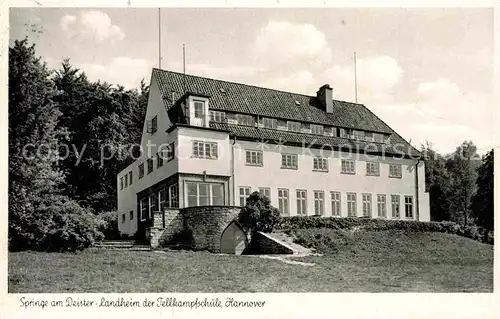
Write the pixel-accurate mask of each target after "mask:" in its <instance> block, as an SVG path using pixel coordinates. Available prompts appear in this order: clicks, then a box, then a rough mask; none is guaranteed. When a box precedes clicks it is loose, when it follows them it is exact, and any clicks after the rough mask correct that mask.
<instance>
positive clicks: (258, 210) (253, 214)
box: [238, 192, 281, 233]
mask: <svg viewBox="0 0 500 319" xmlns="http://www.w3.org/2000/svg"><path fill="white" fill-rule="evenodd" d="M238 219H239V222H240V224H241V225H242V226H243V227H244V228H246V229H247V230H248V229H249V230H251V231H252V232H256V231H262V232H265V233H270V232H272V231H273V229H274V227H275V226H276V225H277V224H279V222H280V221H281V216H280V212H279V210H278V209H277V208H275V207H273V206H271V201H270V200H269V198H267V197H266V196H263V195H261V194H260V193H259V192H253V193H252V194H250V196H248V198H247V200H246V205H245V207H243V209H242V210H241V212H240V214H239V217H238Z"/></svg>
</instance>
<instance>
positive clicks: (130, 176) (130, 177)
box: [128, 171, 134, 185]
mask: <svg viewBox="0 0 500 319" xmlns="http://www.w3.org/2000/svg"><path fill="white" fill-rule="evenodd" d="M132 176H133V175H132V171H130V172H128V181H129V184H130V185H132V183H133V181H134V179H133V178H132Z"/></svg>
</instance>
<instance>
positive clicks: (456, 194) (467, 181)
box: [446, 141, 478, 226]
mask: <svg viewBox="0 0 500 319" xmlns="http://www.w3.org/2000/svg"><path fill="white" fill-rule="evenodd" d="M477 157H478V155H477V148H476V146H475V145H474V143H472V141H465V142H463V143H462V144H461V145H460V146H458V147H457V149H456V151H455V152H454V153H453V154H452V155H451V156H450V158H449V159H448V160H447V163H446V165H447V168H448V170H449V172H450V181H451V194H450V200H451V209H452V214H453V216H452V217H453V219H454V220H455V221H457V222H461V221H462V222H463V225H464V226H467V225H468V224H469V223H470V222H471V221H472V220H471V219H470V208H471V203H472V197H473V196H474V195H475V193H476V179H477V171H476V167H477Z"/></svg>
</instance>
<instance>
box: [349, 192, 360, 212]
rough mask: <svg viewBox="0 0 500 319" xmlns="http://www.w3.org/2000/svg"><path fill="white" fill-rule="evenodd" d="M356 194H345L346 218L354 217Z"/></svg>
mask: <svg viewBox="0 0 500 319" xmlns="http://www.w3.org/2000/svg"><path fill="white" fill-rule="evenodd" d="M357 215H358V213H357V211H356V193H347V217H356V216H357Z"/></svg>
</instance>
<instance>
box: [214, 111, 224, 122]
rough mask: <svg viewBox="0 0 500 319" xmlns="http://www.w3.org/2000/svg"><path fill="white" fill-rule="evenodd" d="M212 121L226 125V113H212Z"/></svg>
mask: <svg viewBox="0 0 500 319" xmlns="http://www.w3.org/2000/svg"><path fill="white" fill-rule="evenodd" d="M210 121H212V122H219V123H225V122H226V113H224V112H221V111H210Z"/></svg>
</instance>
